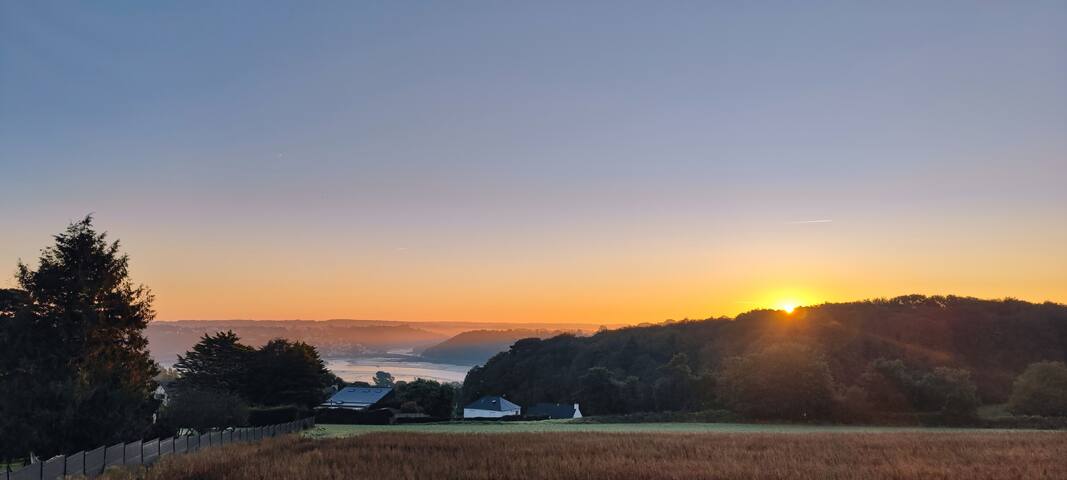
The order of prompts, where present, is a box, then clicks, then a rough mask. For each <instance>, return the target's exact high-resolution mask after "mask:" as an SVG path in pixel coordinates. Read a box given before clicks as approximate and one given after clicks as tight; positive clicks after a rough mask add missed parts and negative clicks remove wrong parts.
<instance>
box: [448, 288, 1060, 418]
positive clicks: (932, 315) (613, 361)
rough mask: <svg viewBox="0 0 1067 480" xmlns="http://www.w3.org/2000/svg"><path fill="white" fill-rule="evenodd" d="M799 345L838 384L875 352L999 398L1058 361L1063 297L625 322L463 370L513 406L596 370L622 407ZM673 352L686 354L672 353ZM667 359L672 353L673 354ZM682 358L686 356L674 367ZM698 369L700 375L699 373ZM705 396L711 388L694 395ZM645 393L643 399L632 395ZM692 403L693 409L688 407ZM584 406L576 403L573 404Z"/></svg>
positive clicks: (547, 397)
mask: <svg viewBox="0 0 1067 480" xmlns="http://www.w3.org/2000/svg"><path fill="white" fill-rule="evenodd" d="M783 343H799V344H803V345H806V346H808V347H810V349H811V350H812V351H813V352H816V353H817V354H819V355H820V356H821V357H822V358H824V359H825V361H826V363H827V364H828V366H829V369H830V373H831V374H832V377H833V382H834V385H835V386H837V387H838V388H839V389H840V390H841V391H843V390H844V389H846V388H847V387H849V386H852V385H856V384H857V383H858V382H859V381H860V378H861V376H862V375H863V374H864V372H865V371H866V370H867V369H868V366H869V365H870V364H871V362H872V361H874V360H876V359H880V358H881V359H889V360H896V359H900V360H902V361H903V362H904V364H905V365H907V366H908V367H909V368H914V369H916V371H923V370H930V369H933V368H935V367H951V368H958V369H966V370H969V371H970V372H971V378H972V379H973V381H974V383H975V385H976V386H977V387H978V396H979V398H980V399H981V401H982V402H983V403H1002V402H1005V401H1006V400H1007V399H1008V396H1009V395H1010V393H1011V386H1012V382H1013V380H1014V379H1015V378H1016V376H1017V375H1018V374H1019V373H1021V372H1022V371H1023V370H1024V369H1025V368H1026V367H1027V366H1028V365H1030V364H1031V363H1033V362H1038V361H1043V360H1053V361H1061V362H1062V361H1064V360H1067V305H1062V304H1055V303H1043V304H1034V303H1029V302H1024V301H1019V300H1011V299H1008V300H981V299H976V298H966V297H955V296H947V297H943V296H935V297H926V296H921V295H910V296H902V297H897V298H893V299H888V300H887V299H879V300H868V301H860V302H850V303H834V304H823V305H818V306H812V307H802V308H798V309H796V310H795V311H794V312H793V313H791V314H790V313H786V312H783V311H774V310H755V311H751V312H748V313H744V314H741V315H738V316H737V318H735V319H727V318H723V319H707V320H698V321H683V322H677V323H672V324H663V325H655V326H645V327H632V328H623V329H619V330H610V331H603V332H600V333H597V334H596V335H593V336H590V337H574V336H569V335H562V336H557V337H554V338H551V339H545V340H538V339H525V340H520V341H518V342H516V343H515V344H514V345H513V346H512V347H511V349H510V350H509V351H507V352H503V353H500V354H498V355H496V356H494V357H493V358H492V359H491V360H490V361H489V362H487V363H486V365H485V366H483V367H476V368H475V369H473V370H471V372H470V373H469V374H468V376H467V379H466V381H465V383H464V386H463V398H464V400H470V399H474V398H477V397H479V396H481V395H485V394H504V395H507V397H508V398H509V399H511V400H513V401H516V402H517V403H519V404H526V405H529V404H533V403H536V402H545V401H547V402H572V401H581V400H582V397H583V395H587V394H588V390H589V386H588V385H585V390H584V391H583V385H582V378H583V376H585V378H586V381H587V382H588V381H589V380H588V379H589V375H588V374H589V372H590V369H594V372H597V373H598V374H600V375H604V373H603V370H601V369H595V368H594V367H603V368H604V369H606V370H607V371H608V372H610V381H613V382H616V384H618V385H620V387H619V391H621V392H625V394H626V395H630V396H632V397H634V398H633V399H627V400H632V401H633V402H635V403H634V404H633V405H631V406H630V407H628V408H627V410H630V411H642V410H652V409H656V405H655V404H653V403H652V402H649V401H642V400H640V399H641V398H653V397H654V396H655V392H653V391H652V389H653V388H654V385H655V384H656V381H657V380H658V379H660V378H663V377H664V376H665V375H670V373H669V372H672V371H676V370H677V369H678V368H682V369H685V371H686V372H692V374H693V375H694V377H693V378H707V379H708V380H709V381H707V382H698V383H696V384H697V385H699V388H701V389H704V390H709V389H710V390H714V389H715V385H714V383H715V382H714V373H715V372H717V371H719V370H720V368H721V367H722V365H724V362H727V361H728V360H729V359H731V358H732V357H737V356H741V355H745V354H749V353H753V352H757V351H759V350H761V349H764V348H766V347H768V346H770V345H775V344H783ZM677 354H684V355H681V356H678V355H677ZM672 359H673V360H674V361H673V362H672ZM679 362H684V363H685V364H686V365H678V363H679ZM702 376H703V377H702ZM692 394H699V395H702V396H705V397H707V398H714V397H715V396H716V392H714V391H710V392H709V391H701V392H692ZM642 402H643V403H642ZM691 408H692V407H691ZM583 410H584V408H583Z"/></svg>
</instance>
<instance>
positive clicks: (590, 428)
mask: <svg viewBox="0 0 1067 480" xmlns="http://www.w3.org/2000/svg"><path fill="white" fill-rule="evenodd" d="M976 431H983V432H994V431H1009V430H975V429H974V428H930V427H881V426H860V425H804V424H758V423H691V422H670V423H582V422H575V421H572V420H543V421H536V422H492V421H486V422H472V421H464V422H440V423H422V424H408V425H332V424H320V425H317V426H315V427H314V428H313V429H311V430H307V431H305V432H304V435H306V436H309V437H313V438H343V437H350V436H353V435H363V434H366V433H374V432H392V433H397V432H402V433H536V432H546V433H547V432H551V433H572V432H603V433H904V432H922V433H949V432H960V433H962V432H976ZM1015 431H1019V430H1015Z"/></svg>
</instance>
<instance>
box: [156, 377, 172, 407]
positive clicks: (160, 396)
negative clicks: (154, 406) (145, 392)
mask: <svg viewBox="0 0 1067 480" xmlns="http://www.w3.org/2000/svg"><path fill="white" fill-rule="evenodd" d="M152 398H155V399H156V400H159V404H160V405H161V406H164V407H165V406H167V405H168V404H170V394H168V393H167V389H166V388H163V384H162V383H161V384H159V385H157V386H156V391H154V392H152Z"/></svg>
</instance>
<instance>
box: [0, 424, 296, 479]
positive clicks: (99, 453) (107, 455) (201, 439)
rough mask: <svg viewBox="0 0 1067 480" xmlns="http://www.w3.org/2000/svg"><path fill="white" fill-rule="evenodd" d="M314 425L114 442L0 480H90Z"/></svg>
mask: <svg viewBox="0 0 1067 480" xmlns="http://www.w3.org/2000/svg"><path fill="white" fill-rule="evenodd" d="M314 426H315V418H314V417H312V418H305V419H303V420H296V421H293V422H288V423H280V424H277V425H268V426H265V427H248V428H232V429H228V430H223V431H221V432H208V433H203V434H200V435H180V436H177V437H170V438H163V439H153V440H148V441H143V440H138V441H136V442H131V443H116V444H115V445H110V446H101V447H97V448H95V449H93V450H88V451H81V452H78V453H73V454H70V455H58V456H56V457H53V458H50V459H48V460H47V461H44V462H39V463H33V464H30V465H26V466H24V467H22V468H20V469H18V470H14V471H11V470H9V468H4V471H2V472H0V480H54V479H62V478H64V477H66V476H68V475H84V476H86V477H89V478H92V477H96V476H98V475H100V474H102V473H104V470H107V469H108V468H109V467H122V466H128V467H138V466H146V465H152V464H154V463H156V462H158V461H159V460H160V459H161V458H163V457H167V456H170V455H180V454H183V453H192V452H195V451H198V450H203V449H206V448H213V447H221V446H223V445H229V444H232V443H248V442H258V441H260V440H263V439H264V438H270V437H276V436H278V435H284V434H286V433H294V432H299V431H301V430H305V429H308V428H311V427H314Z"/></svg>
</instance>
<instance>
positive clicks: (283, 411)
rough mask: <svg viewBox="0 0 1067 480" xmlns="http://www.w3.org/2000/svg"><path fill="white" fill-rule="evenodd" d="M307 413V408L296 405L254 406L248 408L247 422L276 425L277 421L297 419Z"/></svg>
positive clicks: (254, 424)
mask: <svg viewBox="0 0 1067 480" xmlns="http://www.w3.org/2000/svg"><path fill="white" fill-rule="evenodd" d="M305 416H308V415H307V410H306V409H303V408H301V407H298V406H296V405H282V406H280V407H255V408H250V409H249V410H248V424H249V425H251V426H253V427H262V426H266V425H277V424H279V423H286V422H291V421H293V420H299V419H301V418H303V417H305Z"/></svg>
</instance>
